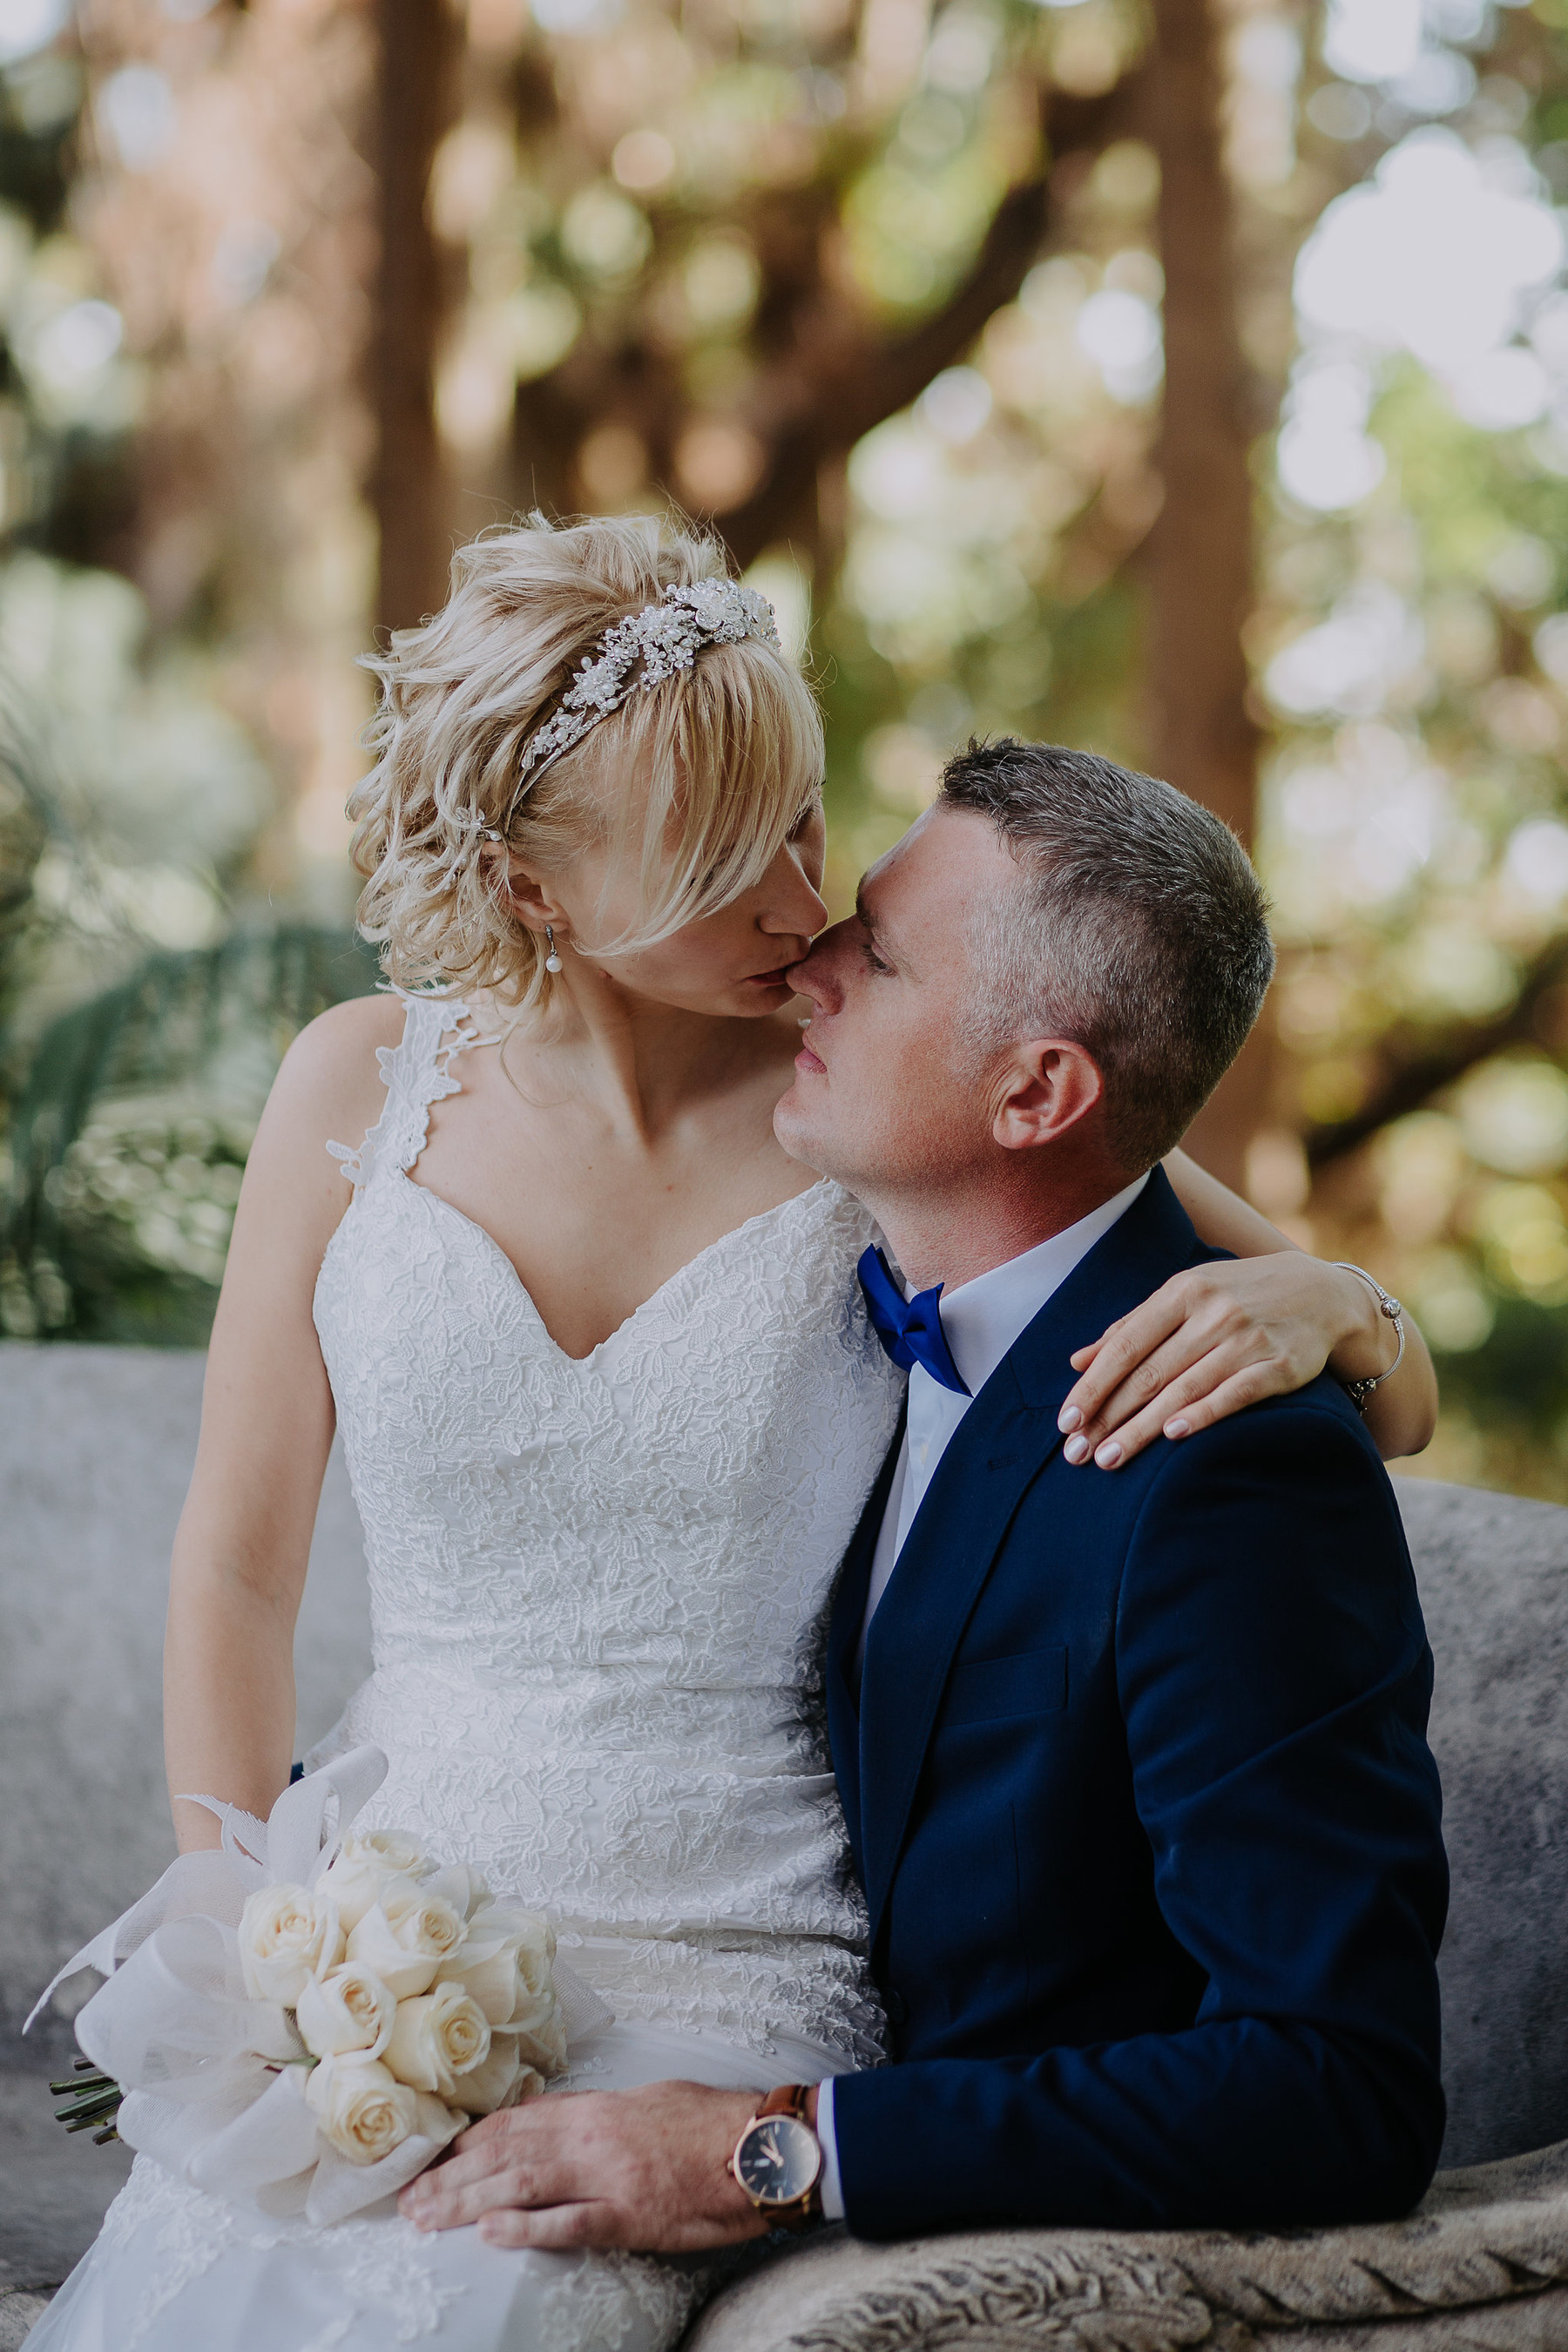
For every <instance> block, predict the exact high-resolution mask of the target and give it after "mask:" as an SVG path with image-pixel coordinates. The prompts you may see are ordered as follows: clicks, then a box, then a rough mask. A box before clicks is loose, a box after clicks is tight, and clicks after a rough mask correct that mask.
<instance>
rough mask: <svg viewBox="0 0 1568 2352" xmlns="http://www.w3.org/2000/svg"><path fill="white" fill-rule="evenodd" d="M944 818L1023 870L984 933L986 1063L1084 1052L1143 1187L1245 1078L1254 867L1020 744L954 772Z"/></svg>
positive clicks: (967, 761)
mask: <svg viewBox="0 0 1568 2352" xmlns="http://www.w3.org/2000/svg"><path fill="white" fill-rule="evenodd" d="M940 804H941V805H942V806H943V807H946V808H954V809H968V810H971V811H973V812H974V813H975V814H978V815H981V816H987V817H989V818H990V819H991V821H992V823H993V824H994V825H995V827H996V829H997V831H998V832H999V833H1000V834H1001V835H1002V837H1003V839H1004V841H1005V843H1006V844H1007V846H1008V848H1009V849H1010V850H1011V851H1012V853H1013V856H1015V857H1016V860H1017V862H1018V866H1019V876H1018V882H1017V886H1016V888H1014V889H1011V890H1009V891H1008V892H1007V893H1006V894H1005V896H1004V897H1003V898H998V899H997V900H995V901H994V903H993V904H992V905H990V906H987V907H985V908H983V909H982V911H981V913H980V915H979V917H978V919H977V920H976V922H975V925H974V930H973V938H972V941H971V945H972V948H973V952H974V956H975V961H976V963H977V965H978V967H979V971H980V973H981V975H982V985H983V989H984V1002H983V1003H982V1004H981V1005H980V1006H979V1007H977V1009H976V1021H975V1045H976V1049H977V1051H978V1052H980V1053H982V1054H985V1055H990V1054H992V1053H994V1052H997V1051H999V1050H1000V1049H1001V1048H1002V1046H1004V1045H1007V1044H1011V1043H1013V1042H1015V1041H1016V1040H1018V1039H1022V1038H1028V1037H1063V1038H1067V1039H1069V1040H1070V1041H1071V1042H1072V1043H1073V1044H1075V1045H1081V1046H1082V1047H1083V1049H1084V1051H1085V1052H1086V1053H1088V1054H1089V1055H1092V1056H1093V1059H1094V1061H1095V1062H1096V1064H1097V1065H1098V1066H1099V1068H1100V1075H1101V1076H1102V1078H1103V1079H1104V1082H1105V1104H1106V1133H1107V1140H1108V1142H1109V1144H1110V1150H1111V1151H1112V1152H1113V1154H1114V1155H1115V1157H1116V1159H1117V1160H1119V1161H1120V1162H1121V1165H1122V1166H1123V1167H1125V1168H1126V1169H1127V1171H1128V1172H1129V1173H1130V1174H1141V1173H1142V1171H1143V1170H1144V1169H1146V1168H1152V1166H1153V1165H1154V1162H1155V1161H1156V1160H1162V1159H1163V1157H1164V1155H1165V1153H1166V1152H1167V1151H1169V1150H1172V1148H1173V1146H1174V1145H1175V1144H1177V1143H1179V1142H1180V1140H1181V1139H1182V1137H1183V1136H1184V1134H1185V1132H1186V1130H1187V1129H1188V1127H1189V1126H1190V1125H1191V1123H1192V1121H1193V1118H1194V1116H1195V1115H1196V1113H1197V1112H1198V1110H1199V1109H1200V1108H1202V1106H1203V1104H1204V1103H1205V1101H1206V1100H1207V1099H1208V1097H1209V1096H1210V1095H1211V1094H1212V1093H1213V1091H1214V1089H1215V1087H1216V1086H1217V1085H1218V1083H1219V1081H1220V1079H1221V1078H1222V1077H1223V1076H1224V1075H1225V1073H1226V1070H1227V1069H1228V1068H1229V1067H1230V1065H1231V1064H1232V1062H1234V1061H1235V1059H1236V1057H1237V1054H1239V1053H1240V1051H1241V1048H1242V1046H1243V1045H1244V1044H1245V1042H1246V1039H1247V1032H1248V1031H1249V1030H1250V1029H1251V1027H1252V1024H1253V1023H1254V1022H1255V1021H1256V1020H1257V1018H1258V1012H1259V1010H1260V1009H1261V1006H1262V1003H1263V999H1264V997H1265V995H1266V994H1267V992H1268V983H1269V981H1270V980H1271V978H1272V977H1273V972H1274V947H1273V942H1272V941H1271V940H1270V939H1269V936H1268V899H1267V898H1266V897H1265V895H1264V891H1263V886H1262V884H1261V883H1260V882H1259V880H1258V877H1257V875H1256V874H1255V873H1254V871H1253V868H1252V865H1251V862H1250V860H1249V859H1248V857H1247V852H1246V851H1245V850H1244V849H1243V847H1242V845H1241V844H1240V842H1239V841H1237V837H1236V835H1234V834H1233V833H1232V832H1231V831H1230V829H1229V827H1228V826H1227V825H1225V824H1221V822H1220V820H1219V818H1218V817H1216V816H1215V815H1213V814H1211V813H1210V811H1209V810H1207V809H1205V808H1202V807H1200V806H1199V804H1198V803H1197V802H1196V801H1192V800H1189V799H1188V798H1187V796H1186V794H1185V793H1179V792H1177V791H1176V790H1175V789H1174V787H1173V786H1172V785H1170V784H1165V783H1161V782H1159V781H1158V780H1157V779H1156V778H1155V777H1153V776H1143V775H1139V774H1138V773H1137V772H1135V771H1133V770H1131V769H1128V768H1119V767H1117V766H1116V765H1115V763H1114V762H1113V761H1110V760H1102V759H1100V757H1099V756H1098V755H1097V754H1096V753H1094V752H1092V751H1068V750H1066V749H1064V748H1063V747H1062V746H1061V745H1060V744H1056V743H1020V742H1017V741H1016V740H1014V739H1013V738H1012V737H1011V736H1003V737H1001V738H1000V739H999V740H996V741H994V742H990V743H976V742H971V743H970V745H969V747H968V749H967V750H966V751H960V752H959V753H958V754H957V755H956V757H955V758H953V759H952V760H951V761H949V762H948V765H947V768H946V770H945V771H944V772H943V775H942V792H941V803H940Z"/></svg>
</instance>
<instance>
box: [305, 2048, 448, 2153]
mask: <svg viewBox="0 0 1568 2352" xmlns="http://www.w3.org/2000/svg"><path fill="white" fill-rule="evenodd" d="M305 2098H306V2101H307V2103H308V2105H309V2106H310V2111H311V2113H312V2114H313V2115H314V2116H315V2118H316V2121H317V2123H318V2125H319V2126H321V2131H322V2133H323V2134H324V2136H325V2137H326V2138H327V2139H329V2140H330V2141H331V2145H332V2146H333V2147H335V2148H336V2149H337V2151H338V2154H339V2155H340V2156H344V2157H347V2158H348V2160H349V2162H350V2163H351V2164H377V2163H379V2162H380V2160H381V2158H383V2157H384V2156H390V2155H391V2154H392V2151H393V2149H394V2148H395V2147H402V2145H403V2143H404V2141H405V2139H406V2138H407V2137H408V2136H409V2134H410V2133H411V2132H414V2131H417V2130H418V2128H419V2122H420V2116H419V2101H418V2098H417V2097H416V2094H415V2093H414V2092H413V2091H411V2090H409V2089H408V2088H407V2086H406V2084H403V2083H400V2082H398V2081H397V2079H396V2077H395V2075H393V2074H389V2073H388V2071H387V2069H386V2068H385V2067H384V2065H383V2064H382V2063H381V2061H380V2059H379V2058H365V2057H362V2056H359V2055H354V2056H351V2057H342V2058H323V2059H322V2060H321V2064H320V2065H319V2066H312V2067H311V2069H310V2073H309V2074H308V2075H307V2076H306V2077H305Z"/></svg>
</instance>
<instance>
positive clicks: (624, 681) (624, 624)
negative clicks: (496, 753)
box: [476, 580, 784, 842]
mask: <svg viewBox="0 0 1568 2352" xmlns="http://www.w3.org/2000/svg"><path fill="white" fill-rule="evenodd" d="M747 637H750V638H752V639H754V640H755V642H756V643H757V644H758V645H763V646H773V649H774V651H775V652H778V653H782V652H783V651H784V647H783V646H782V645H781V643H780V641H779V633H778V629H777V627H776V626H775V625H774V621H773V606H772V605H771V604H769V603H768V601H767V598H766V597H765V596H759V595H758V594H757V593H756V590H755V589H754V588H742V587H741V586H740V585H739V583H737V582H735V581H733V580H694V581H692V582H690V583H689V584H688V585H687V586H685V587H680V588H667V589H665V591H664V593H663V594H662V595H661V596H660V597H659V600H658V604H645V605H644V606H643V609H642V611H641V612H640V613H631V614H627V616H626V619H625V620H624V621H616V622H615V623H613V624H612V625H611V626H610V627H609V628H607V629H606V630H605V632H604V634H603V635H602V636H601V637H600V639H599V641H598V643H597V645H596V646H595V649H594V651H593V652H592V653H591V654H584V656H583V659H582V661H581V662H580V663H579V664H578V666H577V674H576V676H575V677H574V678H573V680H572V683H571V685H570V686H569V687H568V688H566V691H565V693H564V694H563V696H562V698H561V700H560V702H559V703H558V704H557V706H556V708H555V709H554V711H553V712H552V715H551V716H550V717H549V718H548V719H546V720H545V722H544V724H543V726H542V727H541V728H539V729H537V730H536V731H535V732H534V733H533V734H532V735H531V736H530V737H529V740H528V741H527V742H526V743H525V744H524V746H523V750H522V757H521V760H520V761H519V762H518V768H519V773H520V776H521V782H520V784H519V787H518V791H517V793H516V795H515V797H514V799H513V801H512V804H511V808H510V809H509V810H508V812H507V814H506V818H505V821H504V822H503V823H502V824H501V825H500V826H499V827H497V826H492V825H487V824H483V823H482V822H480V821H478V820H476V823H477V824H478V829H479V833H480V835H481V836H482V838H483V839H484V840H486V841H499V842H504V841H505V839H506V835H507V830H508V827H509V826H510V823H511V818H512V814H513V812H514V811H515V809H516V807H517V803H518V801H519V800H521V798H522V796H523V793H525V792H527V791H528V790H529V789H530V787H531V786H532V785H533V784H535V783H537V782H538V781H539V778H540V776H541V775H542V773H543V772H544V770H545V769H546V768H547V767H549V766H551V765H552V763H553V762H554V761H557V760H559V759H560V758H561V757H562V755H563V753H564V752H567V751H572V750H573V749H574V747H575V746H576V745H577V744H579V743H580V742H581V741H582V740H583V738H584V735H586V734H587V732H588V730H589V729H590V728H591V727H595V726H597V724H598V722H599V720H600V719H607V718H608V717H609V715H610V713H611V711H612V710H618V709H620V707H621V705H622V703H623V702H626V701H628V700H629V699H630V698H631V696H632V695H633V694H635V693H636V692H637V689H638V688H641V689H642V691H643V692H644V693H649V692H651V691H652V689H653V688H655V687H656V686H662V685H663V683H664V681H665V679H666V678H668V677H674V676H675V674H676V672H677V670H682V669H689V668H690V667H691V666H692V664H693V662H694V661H695V660H696V658H697V656H698V655H699V654H700V652H701V651H702V649H703V647H704V646H738V645H740V644H741V643H742V640H743V639H745V638H747Z"/></svg>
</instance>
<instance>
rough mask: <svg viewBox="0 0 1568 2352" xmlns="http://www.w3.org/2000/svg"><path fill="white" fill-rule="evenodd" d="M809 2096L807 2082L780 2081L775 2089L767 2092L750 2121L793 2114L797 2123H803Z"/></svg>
mask: <svg viewBox="0 0 1568 2352" xmlns="http://www.w3.org/2000/svg"><path fill="white" fill-rule="evenodd" d="M810 2096H811V2084H809V2083H781V2084H779V2086H778V2088H777V2090H776V2091H770V2092H769V2093H768V2095H767V2097H766V2098H765V2099H764V2100H763V2104H762V2105H761V2106H760V2107H759V2108H758V2109H757V2112H756V2114H755V2116H753V2117H752V2121H753V2122H754V2123H761V2121H762V2119H763V2116H794V2117H795V2121H796V2122H797V2123H802V2124H803V2123H805V2106H806V2101H807V2100H808V2099H809V2098H810Z"/></svg>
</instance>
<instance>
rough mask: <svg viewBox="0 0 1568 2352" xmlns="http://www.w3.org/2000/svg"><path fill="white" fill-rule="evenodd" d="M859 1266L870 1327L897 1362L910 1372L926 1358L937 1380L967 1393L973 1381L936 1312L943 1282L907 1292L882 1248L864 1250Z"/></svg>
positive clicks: (933, 1378)
mask: <svg viewBox="0 0 1568 2352" xmlns="http://www.w3.org/2000/svg"><path fill="white" fill-rule="evenodd" d="M856 1272H857V1273H858V1275H859V1276H860V1287H861V1289H862V1290H863V1291H864V1292H865V1294H866V1308H867V1312H868V1314H869V1316H870V1318H871V1328H872V1329H873V1331H875V1333H876V1334H877V1337H878V1339H880V1341H881V1343H882V1345H883V1347H884V1348H886V1349H887V1351H888V1353H889V1356H891V1358H892V1360H893V1361H894V1363H895V1364H899V1365H901V1366H902V1368H903V1370H905V1371H906V1372H907V1371H909V1370H911V1369H912V1368H913V1367H914V1366H915V1365H916V1364H923V1365H924V1366H925V1369H926V1370H927V1371H928V1372H929V1373H930V1374H931V1378H932V1380H933V1381H941V1382H942V1387H943V1388H944V1389H952V1391H953V1393H954V1394H955V1395H956V1396H968V1395H969V1393H970V1389H969V1383H968V1381H965V1380H964V1379H963V1378H962V1376H961V1375H960V1372H959V1369H958V1366H957V1365H956V1364H955V1363H954V1362H953V1360H952V1356H951V1354H950V1353H949V1351H948V1345H947V1334H946V1332H945V1331H944V1330H943V1329H942V1317H941V1316H940V1315H939V1314H938V1312H937V1302H938V1300H939V1299H940V1298H941V1297H942V1285H941V1283H940V1282H939V1283H938V1284H937V1286H936V1287H935V1289H934V1290H922V1291H921V1293H920V1295H919V1297H915V1298H906V1297H904V1294H903V1292H902V1291H901V1290H900V1288H899V1286H898V1284H897V1283H896V1282H895V1281H894V1280H893V1277H892V1276H891V1275H890V1274H889V1272H888V1261H887V1259H886V1258H885V1257H884V1256H883V1255H882V1253H881V1251H880V1250H879V1249H868V1250H867V1251H865V1252H864V1253H863V1255H862V1256H861V1259H860V1263H859V1265H858V1267H857V1268H856Z"/></svg>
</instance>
